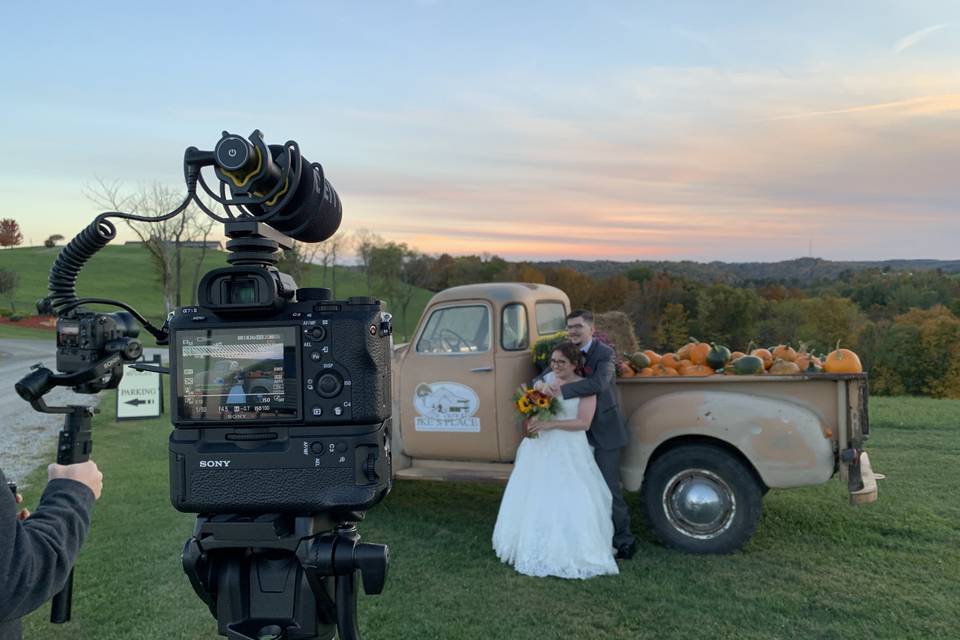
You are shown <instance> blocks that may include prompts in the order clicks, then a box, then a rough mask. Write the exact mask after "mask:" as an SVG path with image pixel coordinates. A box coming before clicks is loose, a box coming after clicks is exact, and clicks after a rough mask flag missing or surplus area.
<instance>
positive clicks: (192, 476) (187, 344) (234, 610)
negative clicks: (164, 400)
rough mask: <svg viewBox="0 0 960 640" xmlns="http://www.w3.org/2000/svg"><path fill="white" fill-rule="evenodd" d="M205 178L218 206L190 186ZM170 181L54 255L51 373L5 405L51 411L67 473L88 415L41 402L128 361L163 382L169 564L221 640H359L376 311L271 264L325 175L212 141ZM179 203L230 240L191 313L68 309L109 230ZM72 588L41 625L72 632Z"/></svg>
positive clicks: (257, 137) (87, 430)
mask: <svg viewBox="0 0 960 640" xmlns="http://www.w3.org/2000/svg"><path fill="white" fill-rule="evenodd" d="M209 167H212V168H213V170H214V172H215V174H216V177H217V181H218V183H219V195H218V194H217V193H215V192H214V191H213V190H211V188H210V187H209V186H208V185H207V184H206V182H205V180H204V177H203V169H204V168H209ZM184 177H185V179H186V186H187V195H186V197H185V199H184V200H183V202H182V203H181V204H180V205H179V206H178V207H177V208H176V209H174V210H173V211H171V212H169V213H167V214H164V215H162V216H157V217H153V218H147V217H143V216H138V215H135V214H132V213H124V212H115V211H114V212H107V213H103V214H101V215H100V216H98V217H97V218H96V219H95V220H94V222H93V223H91V224H90V225H88V226H87V227H86V228H85V229H83V230H82V231H81V232H80V233H79V234H78V235H77V236H76V237H75V238H74V239H73V240H71V241H70V243H69V244H68V245H67V246H66V247H64V249H63V250H62V251H61V253H60V254H59V256H58V257H57V260H56V262H55V263H54V265H53V268H52V269H51V272H50V285H49V295H48V296H47V297H46V298H44V299H43V300H41V301H40V302H39V303H38V309H39V310H40V311H41V313H47V314H51V315H56V316H57V370H58V372H59V373H54V372H53V371H50V370H49V369H47V368H46V367H43V366H42V365H37V366H36V367H34V370H33V371H32V372H31V373H29V374H27V375H26V376H25V377H24V378H23V379H22V380H20V382H18V383H17V385H16V389H17V393H18V394H19V395H20V396H21V397H22V398H24V399H25V400H27V401H28V402H30V404H31V406H33V408H34V409H35V410H37V411H41V412H44V413H61V414H64V428H63V430H62V431H61V432H60V440H59V443H58V446H57V462H59V463H60V464H73V463H76V462H82V461H84V460H87V459H88V458H89V455H90V452H91V450H92V444H93V441H92V437H91V418H92V416H93V411H92V410H91V409H90V408H89V407H87V406H85V405H69V406H66V407H50V406H47V405H46V404H45V402H44V399H43V398H44V396H45V394H46V393H48V392H49V391H50V390H51V389H53V388H54V387H57V386H63V387H71V388H73V389H74V390H75V391H77V392H80V393H97V392H98V391H101V390H103V389H109V388H114V387H116V386H117V385H118V383H119V382H120V378H121V377H122V375H123V368H124V366H125V365H127V364H129V363H134V364H132V365H130V366H133V367H134V368H137V369H140V370H149V371H156V372H159V373H169V374H170V376H171V384H170V393H171V402H170V406H171V407H172V413H173V415H172V416H171V418H172V422H173V427H174V429H173V432H172V433H171V435H170V441H169V459H170V499H171V502H172V503H173V506H174V507H175V508H176V509H178V510H180V511H185V512H190V513H197V514H199V515H198V517H197V522H196V526H195V528H194V534H193V537H191V538H190V540H188V541H187V544H186V545H185V547H184V551H183V554H182V560H183V568H184V572H185V573H186V574H187V576H188V577H189V579H190V583H191V585H192V586H193V588H194V591H195V592H196V593H197V595H198V596H199V597H200V598H202V599H203V601H204V602H206V603H207V605H208V606H209V607H210V611H211V613H212V614H213V615H214V616H215V617H216V618H217V621H218V625H219V626H218V629H219V631H220V633H221V634H222V635H227V636H229V637H234V638H244V639H253V638H261V637H278V638H279V637H285V638H286V637H289V638H303V639H306V638H324V639H329V638H332V637H333V636H334V635H335V633H337V632H338V631H339V633H340V637H341V638H347V637H349V638H356V637H358V636H359V632H358V631H357V626H356V595H357V580H358V579H360V576H362V580H363V585H364V589H365V591H366V592H367V593H368V594H375V593H379V592H380V591H381V590H382V589H383V584H384V580H385V579H386V570H387V565H388V560H389V556H388V550H387V548H386V547H385V546H383V545H374V544H368V543H361V542H360V536H359V533H358V532H357V529H356V522H357V521H359V520H361V519H362V518H363V512H364V511H366V510H367V509H369V508H371V507H373V506H374V505H375V504H377V503H378V502H380V501H381V500H382V499H383V498H384V497H385V496H386V495H387V493H388V492H389V491H390V488H391V464H390V462H391V460H390V428H391V421H390V411H391V398H390V384H391V382H390V358H391V334H392V324H391V318H390V314H388V313H386V311H385V310H384V307H383V305H382V303H381V302H380V301H378V300H375V299H373V298H368V297H352V298H348V299H346V300H335V299H333V297H332V293H331V292H330V290H328V289H321V288H298V287H297V285H296V283H295V282H294V281H293V279H292V278H291V277H290V276H289V275H287V274H284V273H281V272H280V271H279V270H278V269H277V267H276V264H277V263H278V261H279V254H280V249H290V248H292V247H293V244H294V241H296V240H299V241H302V242H321V241H323V240H326V239H327V238H329V237H330V236H332V235H333V234H334V233H335V232H336V231H337V229H338V227H339V225H340V220H341V215H342V210H341V203H340V199H339V196H338V195H337V193H336V191H335V190H334V189H333V187H332V186H331V185H330V183H329V182H328V181H327V179H326V178H325V176H324V173H323V168H322V167H321V166H320V165H319V164H317V163H310V162H309V161H307V160H306V158H304V157H303V156H302V155H301V154H300V150H299V147H298V146H297V144H296V142H293V141H287V142H286V143H285V144H283V145H267V144H266V143H265V142H264V140H263V136H262V135H261V134H260V132H259V131H254V132H253V133H252V134H251V135H250V136H249V137H248V138H244V137H242V136H238V135H234V134H230V133H228V132H226V131H224V132H223V136H222V137H221V139H220V141H219V142H218V144H217V145H216V148H215V149H214V150H212V151H201V150H199V149H197V148H196V147H189V148H187V150H186V151H185V153H184ZM198 186H199V187H202V188H203V190H204V191H205V192H206V195H207V196H208V197H209V198H210V199H212V200H214V201H216V202H218V203H219V204H220V205H222V207H223V212H221V213H218V212H214V211H212V210H211V209H210V208H209V207H208V206H207V205H206V204H205V202H204V199H202V198H200V197H199V194H198V192H197V188H198ZM228 190H229V195H228V194H227V191H228ZM191 205H195V206H196V207H198V208H199V209H201V210H202V211H203V212H204V213H206V214H207V215H208V216H210V217H212V218H214V219H215V220H217V221H219V222H221V223H223V228H224V232H225V234H226V236H227V237H228V238H230V240H229V241H228V242H227V244H226V248H227V250H228V252H229V255H228V256H227V262H228V263H230V265H231V266H229V267H224V268H220V269H215V270H213V271H210V272H209V273H207V274H206V275H205V276H204V277H203V278H202V280H201V281H200V285H199V288H198V291H197V305H196V306H193V307H184V308H179V309H176V310H175V311H174V312H172V313H170V314H169V316H168V318H167V321H166V322H165V323H164V325H163V326H161V327H156V326H154V325H153V324H151V323H150V322H149V321H148V320H147V319H146V318H144V317H143V316H142V315H140V314H139V313H137V312H136V310H135V309H133V308H131V307H130V306H129V305H127V304H125V303H123V302H120V301H116V300H110V299H103V298H78V297H77V295H76V291H75V286H76V282H77V277H78V275H79V273H80V270H81V269H82V268H83V266H84V265H85V263H86V262H87V261H88V260H89V259H90V258H92V257H93V256H94V255H95V254H96V253H97V252H98V251H99V250H100V249H102V248H103V247H104V246H106V245H107V244H108V243H109V242H110V241H111V240H113V239H114V238H115V237H116V233H117V230H116V226H115V225H114V223H113V222H112V221H111V220H110V218H120V219H125V220H127V221H131V220H136V221H139V222H162V221H164V220H169V219H172V218H174V217H176V216H178V215H181V214H182V213H184V211H186V209H187V207H189V206H191ZM87 304H98V305H104V304H106V305H112V306H116V307H120V308H121V309H123V311H118V312H114V313H105V312H99V311H92V310H89V309H87V308H86V307H84V306H83V305H87ZM138 323H139V326H138ZM141 327H142V328H143V329H144V330H146V331H147V332H149V333H150V334H151V335H153V336H154V338H155V339H156V342H157V344H158V345H169V347H170V366H169V369H165V368H163V367H159V366H153V365H149V364H146V363H139V362H135V361H136V360H137V359H138V358H139V356H140V355H141V353H142V344H141V342H140V341H139V340H138V336H139V331H140V328H141ZM71 585H72V574H71V578H70V579H69V580H68V581H67V585H66V586H65V587H64V589H63V591H61V592H60V593H59V594H57V596H56V597H55V598H54V601H53V607H52V609H51V620H52V621H53V622H66V621H67V620H69V619H70V602H71V593H72V587H71Z"/></svg>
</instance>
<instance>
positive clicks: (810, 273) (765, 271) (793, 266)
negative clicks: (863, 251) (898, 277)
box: [531, 258, 960, 286]
mask: <svg viewBox="0 0 960 640" xmlns="http://www.w3.org/2000/svg"><path fill="white" fill-rule="evenodd" d="M531 264H532V265H533V266H535V267H538V268H545V267H570V268H572V269H576V270H577V271H580V272H581V273H585V274H587V275H589V276H592V277H594V278H607V277H610V276H614V275H618V274H623V273H625V272H626V271H628V270H630V269H633V268H638V267H639V268H647V269H651V270H653V271H654V272H656V273H659V272H666V273H668V274H670V275H675V276H684V277H687V278H691V279H693V280H697V281H699V282H705V283H712V282H724V283H727V284H745V283H764V282H781V283H784V284H792V285H796V286H806V285H810V284H813V283H816V282H829V281H834V280H837V279H839V278H840V277H841V276H842V275H843V274H845V273H850V272H856V271H863V270H866V269H876V270H880V271H883V270H887V271H932V270H936V269H940V270H942V271H943V272H944V273H960V260H876V261H850V262H847V261H833V260H824V259H822V258H796V259H794V260H782V261H780V262H692V261H689V260H683V261H676V262H670V261H648V260H637V261H634V262H615V261H613V260H592V261H589V260H560V261H557V262H533V263H531Z"/></svg>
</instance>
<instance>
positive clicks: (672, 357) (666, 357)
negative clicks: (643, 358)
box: [660, 353, 680, 369]
mask: <svg viewBox="0 0 960 640" xmlns="http://www.w3.org/2000/svg"><path fill="white" fill-rule="evenodd" d="M660 364H661V365H663V366H664V367H670V368H671V369H676V368H678V367H679V366H680V358H679V357H677V354H676V353H665V354H663V357H662V358H660Z"/></svg>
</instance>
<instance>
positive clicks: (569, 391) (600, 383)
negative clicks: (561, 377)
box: [560, 357, 617, 399]
mask: <svg viewBox="0 0 960 640" xmlns="http://www.w3.org/2000/svg"><path fill="white" fill-rule="evenodd" d="M616 377H617V371H616V367H615V366H614V364H613V358H609V357H607V358H601V359H600V360H599V361H598V362H597V368H596V369H594V371H593V373H591V374H590V375H589V376H587V377H586V378H584V379H583V380H577V381H576V382H568V383H567V384H565V385H563V386H562V387H560V391H561V393H562V394H563V397H564V398H568V399H569V398H583V397H585V396H596V395H600V392H601V391H603V390H604V389H605V388H607V387H609V386H610V385H611V384H613V381H614V380H615V379H616Z"/></svg>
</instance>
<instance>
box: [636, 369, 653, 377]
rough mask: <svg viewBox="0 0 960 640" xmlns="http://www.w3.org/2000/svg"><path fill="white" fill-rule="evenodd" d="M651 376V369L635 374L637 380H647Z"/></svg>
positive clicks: (641, 370)
mask: <svg viewBox="0 0 960 640" xmlns="http://www.w3.org/2000/svg"><path fill="white" fill-rule="evenodd" d="M652 375H653V367H646V368H645V369H640V373H638V374H637V377H639V378H649V377H650V376H652Z"/></svg>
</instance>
